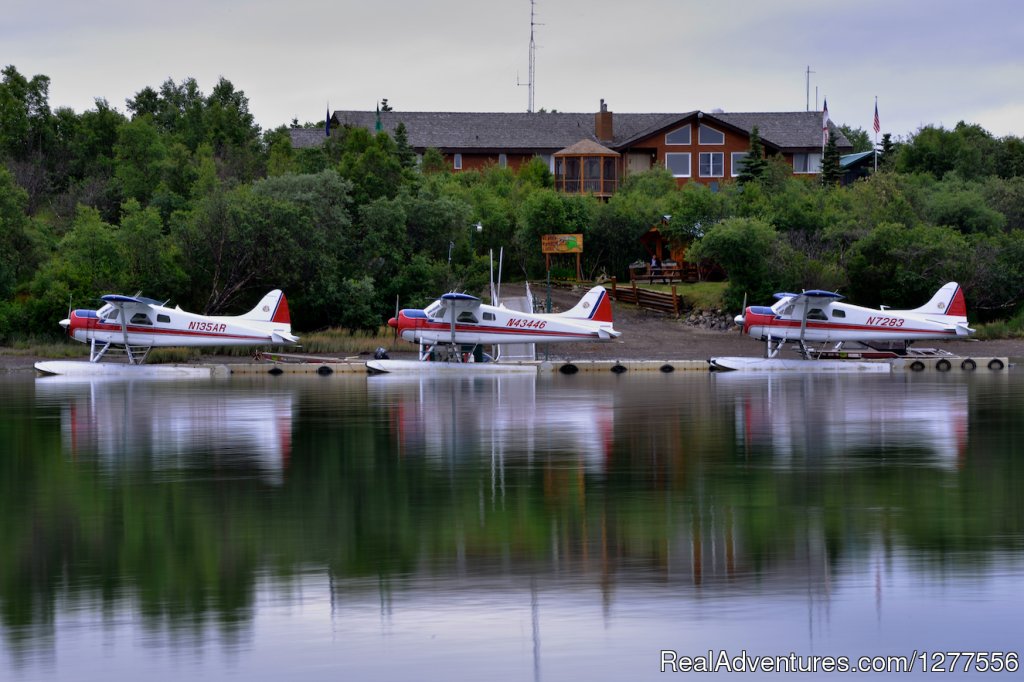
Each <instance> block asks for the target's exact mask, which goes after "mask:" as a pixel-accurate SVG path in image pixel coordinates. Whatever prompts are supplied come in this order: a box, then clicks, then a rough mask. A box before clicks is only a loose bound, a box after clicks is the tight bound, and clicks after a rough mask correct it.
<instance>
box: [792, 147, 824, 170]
mask: <svg viewBox="0 0 1024 682" xmlns="http://www.w3.org/2000/svg"><path fill="white" fill-rule="evenodd" d="M793 172H794V173H820V172H821V154H820V153H818V152H812V153H808V154H794V155H793Z"/></svg>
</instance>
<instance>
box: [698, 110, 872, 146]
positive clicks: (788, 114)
mask: <svg viewBox="0 0 1024 682" xmlns="http://www.w3.org/2000/svg"><path fill="white" fill-rule="evenodd" d="M705 115H706V116H710V117H711V118H717V119H721V120H722V121H725V122H726V123H729V124H731V125H734V126H736V127H737V128H742V129H743V130H746V131H747V132H748V133H749V132H750V131H751V130H752V129H753V128H754V126H755V125H756V126H757V132H758V134H760V135H761V139H763V140H766V141H768V142H770V143H771V144H772V145H774V146H776V147H778V148H779V149H787V150H788V149H801V148H803V149H808V150H811V151H813V150H814V149H821V112H820V111H784V112H763V113H735V114H733V113H728V114H705ZM828 127H829V131H830V134H831V135H834V136H836V146H837V147H839V148H840V149H843V148H846V149H852V148H853V145H852V144H850V141H849V140H847V139H846V136H845V135H843V133H842V131H841V130H839V128H837V127H836V124H835V123H833V122H832V121H831V120H830V121H829V125H828Z"/></svg>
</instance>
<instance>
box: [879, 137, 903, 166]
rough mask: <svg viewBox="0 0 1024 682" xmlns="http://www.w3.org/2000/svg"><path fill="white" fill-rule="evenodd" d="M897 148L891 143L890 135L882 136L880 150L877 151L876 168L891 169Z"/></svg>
mask: <svg viewBox="0 0 1024 682" xmlns="http://www.w3.org/2000/svg"><path fill="white" fill-rule="evenodd" d="M897 149H898V146H897V144H896V143H895V142H893V141H892V133H885V134H884V135H882V148H881V149H879V150H878V167H879V168H891V167H892V164H893V161H895V160H896V150H897Z"/></svg>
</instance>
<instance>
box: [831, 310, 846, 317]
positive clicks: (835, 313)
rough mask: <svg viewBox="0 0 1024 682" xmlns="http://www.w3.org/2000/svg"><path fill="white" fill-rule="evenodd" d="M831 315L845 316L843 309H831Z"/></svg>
mask: <svg viewBox="0 0 1024 682" xmlns="http://www.w3.org/2000/svg"><path fill="white" fill-rule="evenodd" d="M832 317H846V311H845V310H833V311H832Z"/></svg>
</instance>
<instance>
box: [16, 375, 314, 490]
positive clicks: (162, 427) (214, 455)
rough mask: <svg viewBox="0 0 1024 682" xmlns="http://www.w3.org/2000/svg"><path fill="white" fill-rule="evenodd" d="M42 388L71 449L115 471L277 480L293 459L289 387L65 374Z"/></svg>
mask: <svg viewBox="0 0 1024 682" xmlns="http://www.w3.org/2000/svg"><path fill="white" fill-rule="evenodd" d="M35 391H36V402H40V403H43V402H45V403H49V404H57V405H59V406H60V415H61V416H60V419H61V436H62V440H63V444H64V448H65V451H66V452H68V453H70V454H71V455H72V456H73V457H76V458H83V457H84V458H88V457H95V458H96V459H97V461H99V462H100V464H101V465H102V466H104V467H109V468H110V469H119V468H122V467H123V468H128V469H132V468H136V467H139V468H145V469H156V470H164V471H167V470H175V469H185V468H224V469H236V470H239V471H244V470H246V469H257V470H258V471H259V472H260V475H261V478H263V479H264V480H266V481H267V482H269V483H273V484H275V485H276V484H280V483H281V482H282V481H283V475H284V469H285V468H286V467H287V465H288V460H289V458H290V457H291V447H292V413H293V402H294V396H293V394H292V393H291V392H289V391H285V390H281V389H273V390H268V391H259V392H255V391H253V390H252V388H251V387H250V388H246V387H244V386H234V387H232V385H230V384H227V383H219V382H218V383H211V382H184V383H183V382H169V381H145V380H128V381H125V380H119V379H97V378H92V379H78V380H65V379H63V378H62V377H46V378H42V379H37V380H36V385H35Z"/></svg>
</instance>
